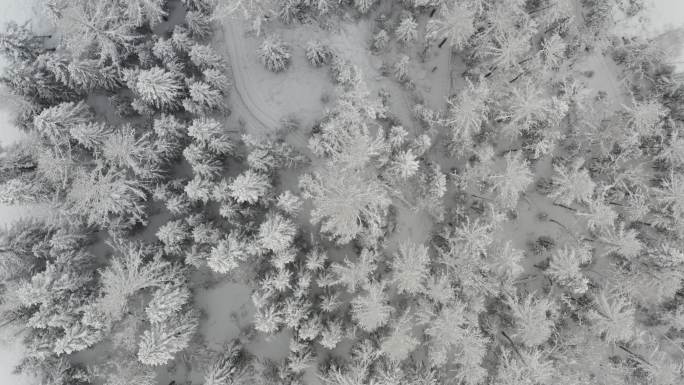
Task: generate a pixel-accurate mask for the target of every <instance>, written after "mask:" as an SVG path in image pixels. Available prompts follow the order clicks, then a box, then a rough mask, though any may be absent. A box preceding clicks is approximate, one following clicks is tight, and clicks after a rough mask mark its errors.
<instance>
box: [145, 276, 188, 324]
mask: <svg viewBox="0 0 684 385" xmlns="http://www.w3.org/2000/svg"><path fill="white" fill-rule="evenodd" d="M189 300H190V290H189V289H188V288H187V287H185V286H183V285H174V284H167V285H164V286H162V287H161V288H159V289H157V290H156V291H155V292H154V294H152V300H150V302H149V303H148V304H147V307H146V308H145V313H146V314H147V319H148V320H150V322H152V323H161V322H164V321H166V320H168V319H170V318H171V317H172V316H173V315H174V314H177V313H179V312H180V311H181V309H182V308H183V306H185V304H187V303H188V301H189Z"/></svg>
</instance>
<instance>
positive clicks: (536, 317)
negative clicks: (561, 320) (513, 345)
mask: <svg viewBox="0 0 684 385" xmlns="http://www.w3.org/2000/svg"><path fill="white" fill-rule="evenodd" d="M507 303H508V306H510V308H511V311H512V313H513V317H514V319H515V334H514V336H515V337H516V338H517V339H519V340H520V341H521V342H522V343H523V344H525V345H526V346H529V347H534V346H537V345H541V344H543V343H544V342H546V340H548V339H549V337H550V336H551V333H552V332H553V318H551V319H550V318H549V317H548V316H549V315H553V313H554V310H555V309H553V302H552V300H551V299H549V298H543V297H542V298H539V297H536V296H535V295H533V294H529V295H528V296H527V297H525V298H509V299H508V302H507Z"/></svg>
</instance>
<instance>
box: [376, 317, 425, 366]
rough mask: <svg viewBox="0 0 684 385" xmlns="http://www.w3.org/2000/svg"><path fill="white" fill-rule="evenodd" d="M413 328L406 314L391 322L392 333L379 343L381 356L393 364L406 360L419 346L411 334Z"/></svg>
mask: <svg viewBox="0 0 684 385" xmlns="http://www.w3.org/2000/svg"><path fill="white" fill-rule="evenodd" d="M413 326H414V321H413V320H412V317H411V315H410V314H409V313H408V312H406V313H404V314H403V315H402V316H401V317H399V318H398V319H397V320H395V321H394V322H392V325H391V330H392V331H391V332H390V334H389V335H388V336H387V337H385V338H383V339H382V342H381V343H380V350H381V352H382V354H384V355H386V356H387V357H388V358H389V359H390V360H392V361H394V362H402V361H404V360H406V359H407V358H408V357H409V354H411V352H412V351H414V350H415V349H416V348H418V345H419V341H418V339H417V338H416V337H415V336H414V335H413V333H412V332H411V329H412V328H413Z"/></svg>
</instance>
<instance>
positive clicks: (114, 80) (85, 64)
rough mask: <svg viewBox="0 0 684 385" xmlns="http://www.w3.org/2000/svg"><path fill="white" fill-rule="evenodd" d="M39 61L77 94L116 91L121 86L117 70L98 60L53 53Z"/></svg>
mask: <svg viewBox="0 0 684 385" xmlns="http://www.w3.org/2000/svg"><path fill="white" fill-rule="evenodd" d="M37 61H38V63H40V65H41V66H45V69H47V70H48V71H49V72H50V73H51V74H52V75H53V76H54V77H55V78H56V79H57V80H58V81H59V82H61V83H62V84H64V85H65V86H67V87H70V88H72V89H74V90H75V91H77V92H90V91H92V90H94V89H96V88H103V89H105V90H114V89H116V88H117V87H119V86H120V85H121V79H120V76H119V74H118V72H117V70H116V69H115V68H114V67H111V66H106V67H103V66H102V65H100V63H98V62H97V60H91V59H77V58H68V57H67V56H66V55H62V54H55V53H51V54H43V55H41V56H39V57H38V59H37Z"/></svg>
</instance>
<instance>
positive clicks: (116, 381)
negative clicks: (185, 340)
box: [89, 355, 157, 385]
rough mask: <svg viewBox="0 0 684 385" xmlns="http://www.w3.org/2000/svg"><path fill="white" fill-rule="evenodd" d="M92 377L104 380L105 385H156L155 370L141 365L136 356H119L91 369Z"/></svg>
mask: <svg viewBox="0 0 684 385" xmlns="http://www.w3.org/2000/svg"><path fill="white" fill-rule="evenodd" d="M89 369H90V370H89V371H90V372H91V375H92V377H95V378H99V379H103V380H104V385H127V384H138V385H155V384H156V383H157V373H155V371H154V368H151V367H149V366H146V365H143V364H141V363H140V362H139V361H138V360H137V359H136V358H135V356H133V357H130V356H128V355H126V356H124V357H121V356H117V357H115V358H113V359H112V360H109V361H107V362H106V363H104V364H102V365H98V366H95V367H91V368H89Z"/></svg>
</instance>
